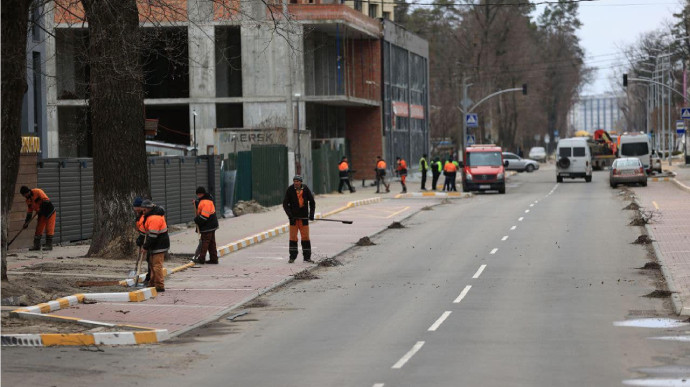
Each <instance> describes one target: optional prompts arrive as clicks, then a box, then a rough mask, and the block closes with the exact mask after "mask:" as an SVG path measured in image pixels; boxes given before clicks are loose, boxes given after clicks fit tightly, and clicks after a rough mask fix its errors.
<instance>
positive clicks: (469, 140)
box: [465, 134, 474, 146]
mask: <svg viewBox="0 0 690 387" xmlns="http://www.w3.org/2000/svg"><path fill="white" fill-rule="evenodd" d="M465 145H467V146H470V145H474V135H473V134H468V135H467V138H466V139H465Z"/></svg>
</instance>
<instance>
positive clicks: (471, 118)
mask: <svg viewBox="0 0 690 387" xmlns="http://www.w3.org/2000/svg"><path fill="white" fill-rule="evenodd" d="M465 123H466V124H467V127H468V128H476V127H477V126H478V125H479V119H477V115H476V114H475V113H469V114H465Z"/></svg>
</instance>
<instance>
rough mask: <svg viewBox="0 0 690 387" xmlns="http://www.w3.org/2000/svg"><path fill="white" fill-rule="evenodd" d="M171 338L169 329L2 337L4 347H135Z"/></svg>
mask: <svg viewBox="0 0 690 387" xmlns="http://www.w3.org/2000/svg"><path fill="white" fill-rule="evenodd" d="M169 338H170V335H169V334H168V330H167V329H155V330H151V331H145V332H97V333H64V334H61V333H49V334H17V335H2V341H1V343H2V346H3V347H53V346H67V345H69V346H77V345H78V346H89V345H134V344H154V343H160V342H162V341H165V340H167V339H169Z"/></svg>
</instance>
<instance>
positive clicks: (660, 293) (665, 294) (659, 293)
mask: <svg viewBox="0 0 690 387" xmlns="http://www.w3.org/2000/svg"><path fill="white" fill-rule="evenodd" d="M672 294H673V292H670V291H668V290H655V291H653V292H651V293H649V294H647V295H645V296H644V297H649V298H669V297H671V295H672Z"/></svg>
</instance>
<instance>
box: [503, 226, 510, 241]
mask: <svg viewBox="0 0 690 387" xmlns="http://www.w3.org/2000/svg"><path fill="white" fill-rule="evenodd" d="M511 230H512V229H511ZM507 239H508V235H506V236H504V237H503V238H501V241H505V240H507Z"/></svg>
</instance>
